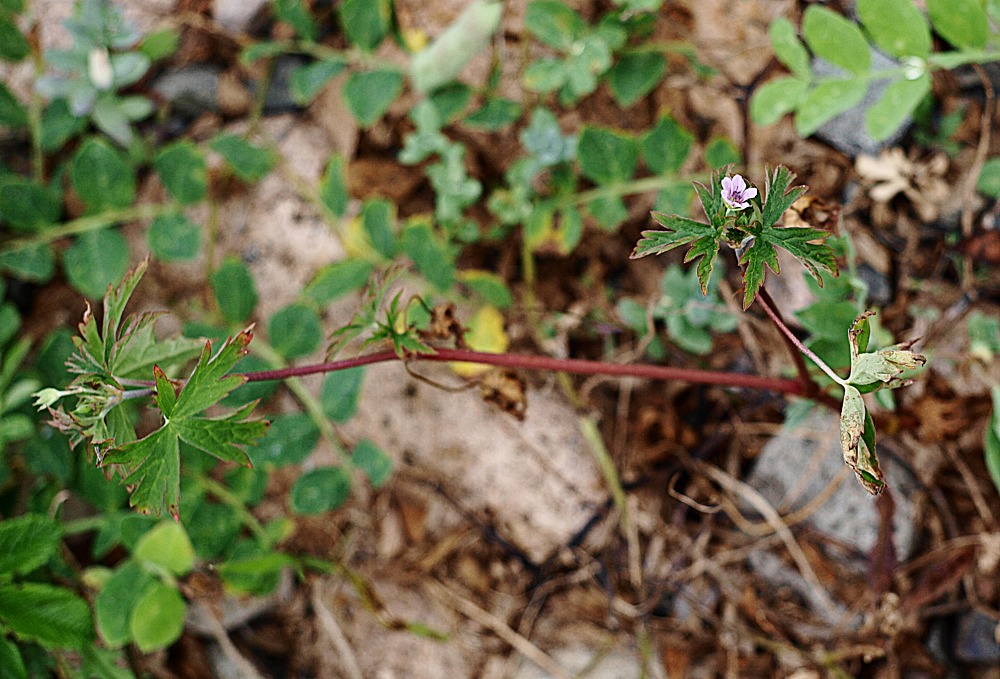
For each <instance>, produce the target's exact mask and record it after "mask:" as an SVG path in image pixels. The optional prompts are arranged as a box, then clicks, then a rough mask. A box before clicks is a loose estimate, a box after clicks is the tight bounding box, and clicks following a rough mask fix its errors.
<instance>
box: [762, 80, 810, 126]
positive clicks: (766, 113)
mask: <svg viewBox="0 0 1000 679" xmlns="http://www.w3.org/2000/svg"><path fill="white" fill-rule="evenodd" d="M808 89H809V84H808V83H807V82H806V81H804V80H799V79H798V78H791V77H784V78H774V79H773V80H768V81H767V82H766V83H764V84H763V85H761V86H760V87H758V88H757V89H756V90H754V93H753V96H752V97H751V98H750V117H751V118H752V119H753V121H754V122H755V123H757V124H758V125H772V124H774V123H776V122H778V120H779V119H780V118H781V116H783V115H785V114H786V113H791V112H792V111H794V110H795V109H796V108H797V107H798V106H799V104H800V103H801V102H802V100H803V99H804V98H805V96H806V91H807V90H808Z"/></svg>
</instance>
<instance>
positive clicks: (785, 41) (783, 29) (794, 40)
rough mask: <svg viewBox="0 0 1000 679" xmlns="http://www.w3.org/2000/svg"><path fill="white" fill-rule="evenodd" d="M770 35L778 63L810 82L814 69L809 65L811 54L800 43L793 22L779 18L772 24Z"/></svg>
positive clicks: (769, 30)
mask: <svg viewBox="0 0 1000 679" xmlns="http://www.w3.org/2000/svg"><path fill="white" fill-rule="evenodd" d="M768 35H769V36H770V38H771V49H773V50H774V56H776V57H777V58H778V61H780V62H781V63H782V64H784V65H785V67H786V68H788V70H789V71H791V72H792V73H794V74H795V75H796V76H798V77H799V78H802V79H803V80H810V79H811V78H812V68H811V67H810V65H809V53H808V52H806V48H805V47H804V46H803V45H802V43H801V42H799V38H798V36H797V35H796V33H795V27H794V26H793V25H792V22H790V21H789V20H788V19H786V18H785V17H778V18H777V19H775V20H774V21H772V22H771V27H770V28H769V29H768Z"/></svg>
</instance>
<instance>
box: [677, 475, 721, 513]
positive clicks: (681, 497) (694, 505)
mask: <svg viewBox="0 0 1000 679" xmlns="http://www.w3.org/2000/svg"><path fill="white" fill-rule="evenodd" d="M680 475H681V473H680V472H674V474H673V476H671V477H670V481H668V482H667V494H668V495H669V496H670V497H672V498H674V499H675V500H677V501H678V502H682V503H684V504H685V505H687V506H688V507H690V508H691V509H693V510H695V511H696V512H701V513H702V514H715V513H716V512H718V511H719V510H721V509H722V505H721V504H716V505H705V504H702V503H700V502H698V501H697V500H695V499H694V498H693V497H691V496H689V495H685V494H684V493H682V492H680V491H679V490H677V479H678V478H680Z"/></svg>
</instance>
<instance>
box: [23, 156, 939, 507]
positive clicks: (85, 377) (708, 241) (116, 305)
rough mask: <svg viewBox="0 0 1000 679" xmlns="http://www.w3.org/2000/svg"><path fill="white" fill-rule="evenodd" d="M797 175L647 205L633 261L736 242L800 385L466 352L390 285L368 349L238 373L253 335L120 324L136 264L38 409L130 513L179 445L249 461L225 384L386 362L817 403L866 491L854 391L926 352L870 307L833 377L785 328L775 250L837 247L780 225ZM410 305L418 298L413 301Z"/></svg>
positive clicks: (870, 429)
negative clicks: (149, 413)
mask: <svg viewBox="0 0 1000 679" xmlns="http://www.w3.org/2000/svg"><path fill="white" fill-rule="evenodd" d="M793 180H794V175H793V174H792V173H791V172H789V171H788V169H786V168H784V167H778V168H776V169H774V170H773V171H768V172H767V175H766V181H765V187H764V195H763V196H761V195H760V193H759V192H758V190H757V188H756V187H754V186H752V185H748V184H747V182H746V180H745V179H744V178H743V177H742V176H740V175H733V176H725V177H722V176H721V175H719V174H714V175H713V177H712V180H711V182H710V183H709V185H708V186H704V185H701V184H696V185H695V186H696V189H697V192H698V194H699V196H700V197H701V202H702V206H703V207H704V210H705V214H706V216H707V217H708V221H707V222H700V221H697V220H694V219H690V218H688V217H682V216H679V215H665V214H659V213H654V214H653V217H654V219H655V220H656V221H657V222H659V224H660V225H661V226H662V227H663V228H662V229H660V230H655V231H645V232H643V234H642V235H643V237H642V239H641V240H640V241H639V243H638V244H637V245H636V248H635V251H634V252H633V253H632V257H633V258H636V257H643V256H645V255H650V254H659V253H662V252H667V251H669V250H672V249H674V248H677V247H680V246H682V245H689V246H690V249H689V251H688V253H687V255H686V257H685V261H691V260H695V259H698V260H699V261H698V264H697V270H696V271H697V277H698V280H699V283H700V286H701V288H702V292H705V291H706V290H707V288H708V282H709V279H710V277H711V275H712V269H713V267H714V264H715V262H716V260H717V258H718V254H719V251H720V250H721V248H722V246H723V245H725V246H728V247H729V248H731V249H732V250H733V251H734V252H735V253H736V255H737V258H738V259H737V261H738V263H739V265H740V267H741V268H742V272H743V283H744V293H743V307H744V309H746V308H748V307H749V306H750V305H751V304H752V303H753V302H754V301H757V302H758V304H760V306H761V307H762V308H763V309H764V311H765V313H766V314H767V315H768V317H769V318H770V319H771V320H772V321H773V322H774V323H775V325H776V326H777V327H778V329H779V330H780V331H781V333H782V335H783V337H784V338H785V342H786V344H787V345H788V347H789V349H790V350H791V356H792V358H793V360H794V361H795V365H796V369H797V372H798V375H797V378H796V379H788V378H782V377H767V376H759V375H747V374H743V373H732V372H722V371H709V370H699V369H690V368H676V367H670V366H663V365H649V364H621V363H611V362H605V361H591V360H581V359H572V358H554V357H550V356H530V355H524V354H510V353H500V354H493V353H484V352H479V351H473V350H471V349H469V348H468V347H466V346H465V344H464V342H463V340H462V335H463V332H464V329H463V328H462V327H461V325H459V324H458V323H457V321H454V319H453V317H452V316H451V315H450V314H445V316H442V318H445V317H446V318H447V320H448V322H447V323H446V324H445V325H446V326H447V327H446V331H445V332H443V333H442V332H441V328H440V327H438V325H439V320H435V318H436V317H437V314H436V313H435V312H436V309H429V310H428V311H430V313H429V314H428V316H429V318H430V320H429V321H428V322H427V325H426V327H420V326H418V325H417V324H416V323H414V322H411V321H409V320H408V315H407V314H406V313H405V309H406V308H407V307H408V306H409V303H408V302H406V303H404V302H403V300H402V297H401V293H395V295H394V296H393V297H392V298H391V299H390V298H389V290H390V288H389V286H388V285H387V284H382V285H376V286H373V288H372V290H371V292H370V294H369V296H368V298H367V299H366V301H365V303H364V304H363V305H362V307H361V309H360V311H359V312H358V315H357V316H356V318H355V319H354V320H353V321H352V322H351V323H350V324H349V325H347V326H346V327H345V328H343V329H342V330H341V331H340V332H338V333H335V335H334V338H335V340H337V341H336V343H335V346H337V347H340V346H343V344H344V342H346V341H349V340H351V341H353V340H354V339H359V340H363V342H362V343H361V345H360V346H361V350H362V352H366V353H362V354H361V355H358V356H354V357H350V358H343V359H339V360H331V361H327V362H325V363H320V364H313V365H299V366H291V367H286V368H280V369H276V370H268V371H261V372H252V373H242V374H240V373H233V372H231V371H232V368H233V367H234V365H235V364H236V362H237V361H238V360H239V359H240V357H241V356H243V355H244V354H245V353H246V351H247V346H248V345H249V343H250V341H251V340H252V337H253V336H252V333H251V331H250V329H249V328H248V329H247V330H245V331H244V332H242V333H239V334H238V335H237V336H236V337H235V338H231V339H229V340H228V341H226V342H224V343H220V344H219V345H217V346H214V347H213V346H210V345H208V344H205V343H201V342H197V341H193V340H186V339H178V338H175V339H165V340H160V339H156V338H155V337H154V335H153V332H152V325H153V321H154V320H155V318H156V317H157V314H151V313H144V314H139V315H133V316H130V317H128V318H123V315H124V310H125V305H126V303H127V301H128V299H129V297H130V296H131V294H132V292H133V291H134V290H135V288H136V286H137V285H138V283H139V280H140V278H141V277H142V274H143V272H144V270H145V268H146V263H145V262H143V263H142V264H140V265H139V266H138V267H137V268H136V269H135V270H134V271H133V272H131V273H130V274H128V275H127V276H126V277H125V280H124V281H123V282H122V284H121V286H119V287H118V288H109V289H108V291H107V293H106V295H105V298H104V314H103V319H102V322H101V323H100V324H98V323H97V322H96V319H95V318H94V316H93V314H92V313H91V312H90V310H89V308H88V310H87V313H86V314H85V316H84V320H83V323H81V324H80V337H78V338H76V339H75V340H74V341H75V344H76V353H75V354H74V355H73V356H71V357H70V359H69V362H68V364H69V366H70V369H71V370H72V371H73V372H74V373H76V375H77V376H76V379H75V380H74V381H73V382H72V383H71V384H70V386H69V387H67V388H66V389H64V390H61V391H60V390H55V389H43V390H41V391H39V392H37V393H36V401H35V403H36V405H37V406H38V407H39V408H48V409H49V411H50V413H51V414H52V417H53V424H54V425H55V426H56V427H58V428H60V429H62V430H63V431H65V432H67V433H68V434H69V435H70V440H71V442H73V443H74V444H76V443H81V442H85V443H86V444H87V446H88V448H89V450H90V451H91V453H92V455H93V457H94V459H95V461H96V463H97V465H98V466H100V467H103V468H104V469H105V471H106V472H107V473H108V475H109V476H110V475H113V474H115V473H117V474H118V475H119V476H120V477H121V478H122V480H123V481H124V483H125V484H127V485H128V486H129V487H130V492H131V504H132V505H133V506H134V507H136V508H138V509H139V510H140V511H143V512H146V513H153V514H160V513H162V512H164V511H167V512H169V513H171V514H172V515H174V516H175V517H176V516H177V515H178V508H179V503H180V484H179V477H180V456H179V447H180V445H181V444H182V443H183V444H185V445H187V446H189V447H191V448H193V449H194V450H198V451H201V452H203V453H206V454H209V455H213V456H215V457H217V458H219V459H222V460H226V461H229V462H233V463H237V464H244V465H247V464H249V462H250V460H249V458H248V456H247V454H246V450H245V448H246V446H251V445H255V444H256V442H257V440H258V439H259V438H260V437H261V436H262V435H263V434H264V432H265V429H266V426H267V425H266V423H265V422H263V421H262V420H258V419H253V418H252V417H251V416H252V410H253V408H254V405H255V404H254V403H251V404H248V405H246V406H243V407H242V408H239V409H237V410H235V411H233V412H230V413H228V414H221V415H220V414H218V413H217V409H214V408H213V407H214V406H215V405H216V404H218V403H219V401H221V400H222V399H223V398H224V397H225V396H226V395H227V394H228V393H229V392H230V391H232V390H233V389H234V388H236V387H237V386H239V385H241V384H243V383H245V382H258V381H265V380H282V379H289V378H292V377H297V376H302V375H309V374H316V373H327V372H333V371H337V370H345V369H349V368H354V367H357V366H361V365H369V364H373V363H380V362H386V361H404V362H407V363H411V362H416V361H443V362H453V361H460V362H465V363H481V364H485V365H492V366H496V367H499V368H503V369H521V370H546V371H558V372H567V373H575V374H590V375H596V374H600V375H609V376H630V377H640V378H646V379H662V380H682V381H687V382H692V383H701V384H716V385H722V386H730V387H738V388H748V389H762V390H770V391H776V392H780V393H785V394H789V395H795V396H804V397H807V398H812V399H814V400H817V401H819V402H821V403H823V404H825V405H827V406H830V407H832V408H837V409H839V410H840V411H841V426H840V430H841V431H840V433H841V441H842V444H843V452H844V459H845V461H846V463H847V464H848V465H849V466H850V467H851V469H853V470H854V471H855V473H856V474H857V476H858V478H859V479H860V481H861V483H862V484H863V485H864V487H865V488H866V489H867V490H868V491H869V492H871V493H873V494H874V493H878V492H880V491H881V490H882V489H883V488H884V487H885V481H884V478H883V475H882V472H881V470H880V468H879V464H878V459H877V458H876V456H875V430H874V425H873V422H872V418H871V415H870V414H869V413H868V411H867V410H866V408H865V404H864V400H863V397H862V394H865V393H869V392H873V391H876V390H878V389H882V388H890V389H892V388H896V387H899V386H902V385H903V384H905V381H904V380H903V379H902V378H903V376H904V373H905V372H906V371H910V370H913V369H916V368H919V367H920V366H922V365H923V364H924V357H923V356H920V355H919V354H916V353H914V352H913V351H911V350H910V345H908V344H904V345H899V346H896V347H891V348H888V349H883V350H878V351H874V352H868V351H867V349H868V339H869V335H870V328H869V318H870V316H871V315H872V313H873V312H867V313H865V314H862V315H861V316H859V317H858V318H857V320H856V321H855V322H854V323H853V324H852V326H851V328H849V329H848V331H847V332H848V337H849V340H850V346H851V372H850V375H848V377H846V378H841V377H840V376H839V375H837V373H836V372H834V371H833V370H832V369H831V368H830V367H829V366H828V365H826V364H825V363H824V362H823V361H822V360H820V359H819V357H817V356H816V355H815V354H814V353H813V352H812V351H810V350H809V349H808V348H807V347H806V346H805V345H803V343H802V342H801V341H800V340H799V339H798V338H797V337H796V336H795V334H794V333H792V332H791V330H789V328H788V327H787V325H786V324H785V322H784V320H783V319H782V317H781V314H780V312H779V311H778V310H777V309H776V308H775V306H774V304H773V303H772V302H771V300H770V297H768V295H767V292H766V291H765V290H764V287H763V284H764V271H765V267H766V268H770V269H771V270H772V271H773V272H774V273H778V261H777V250H776V248H778V247H781V248H784V249H785V250H787V251H789V252H790V253H792V255H794V256H795V257H796V258H797V259H798V260H799V261H800V262H802V264H803V265H804V266H805V267H806V268H807V269H808V270H809V272H810V273H811V274H812V275H813V276H815V277H816V279H817V280H818V281H819V283H820V284H822V278H821V277H820V273H819V272H820V269H826V270H827V271H830V272H831V273H833V274H834V275H836V273H837V264H836V261H835V259H834V253H833V250H832V249H831V248H830V247H829V246H828V245H826V244H825V243H824V240H825V239H826V238H827V236H828V235H829V234H828V233H827V232H825V231H822V230H819V229H812V228H805V227H784V226H781V225H780V224H779V223H778V222H779V220H780V219H781V218H782V215H783V214H784V213H785V211H786V210H787V209H788V208H789V207H790V206H791V205H792V203H793V202H795V200H796V199H797V198H798V197H799V196H801V195H802V194H803V193H804V192H805V187H801V186H797V187H792V186H791V185H792V181H793ZM414 300H416V301H418V302H420V303H421V304H422V303H423V302H422V301H421V300H419V298H414ZM446 311H447V309H446ZM369 348H370V349H369ZM366 350H367V351H366ZM803 356H806V357H808V358H809V359H810V360H812V361H813V362H814V363H816V365H817V366H819V368H820V369H821V370H822V371H823V372H824V373H826V375H827V376H828V377H829V378H830V379H831V380H833V382H835V383H836V384H838V385H840V387H841V388H843V390H844V395H843V399H842V400H839V399H835V398H833V397H832V396H831V395H830V394H828V393H827V392H826V391H825V390H824V389H823V388H822V387H821V386H820V385H819V383H818V382H817V381H816V380H815V379H813V376H812V374H811V373H810V372H809V370H808V369H807V368H806V366H805V362H804V360H803V358H802V357H803ZM191 362H195V364H194V367H193V368H191V369H190V371H189V373H188V376H187V377H186V378H183V377H180V376H174V377H171V376H170V374H171V373H176V370H178V369H180V368H181V367H182V366H183V365H185V364H188V363H191ZM480 386H481V387H482V388H483V393H484V397H486V398H487V400H490V399H489V397H488V396H487V392H488V391H489V389H488V388H487V387H488V385H487V384H486V383H485V381H484V382H483V383H481V385H480ZM494 391H495V389H494ZM514 391H517V390H514ZM139 398H148V399H152V402H153V404H154V405H155V406H156V407H157V408H158V409H159V410H160V413H161V416H162V417H161V419H160V426H159V427H157V428H156V429H155V430H154V431H152V432H149V433H146V434H145V435H141V436H140V433H139V432H137V431H136V430H135V428H134V425H133V424H132V422H131V421H130V420H129V418H128V417H126V415H125V413H124V411H123V409H122V407H121V406H122V405H123V404H124V403H125V402H126V401H131V400H132V399H139ZM520 398H521V401H520V402H519V403H516V404H508V406H509V407H506V408H505V409H506V410H508V411H509V412H512V413H513V414H515V415H518V416H521V415H523V411H524V407H525V405H526V401H525V400H524V398H523V394H522V395H521V397H520ZM209 408H213V411H214V414H213V416H211V417H209V416H206V415H205V411H206V410H207V409H209Z"/></svg>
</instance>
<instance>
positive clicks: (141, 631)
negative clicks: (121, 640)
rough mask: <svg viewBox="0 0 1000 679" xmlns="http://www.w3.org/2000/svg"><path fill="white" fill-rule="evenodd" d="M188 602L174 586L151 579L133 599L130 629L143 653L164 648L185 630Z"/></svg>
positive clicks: (178, 637)
mask: <svg viewBox="0 0 1000 679" xmlns="http://www.w3.org/2000/svg"><path fill="white" fill-rule="evenodd" d="M186 612H187V605H186V604H185V603H184V599H183V598H181V595H180V593H179V592H178V591H177V589H176V588H175V587H170V586H169V585H165V584H163V583H162V582H159V581H154V582H153V583H152V584H151V585H149V586H148V587H147V588H146V590H145V591H144V592H143V594H142V596H141V597H139V600H138V601H136V602H135V608H133V609H132V616H131V619H130V620H129V630H130V631H131V633H132V639H133V641H134V642H135V645H136V646H137V647H138V648H139V650H140V651H142V652H143V653H149V652H151V651H156V650H159V649H161V648H166V647H167V646H170V645H171V644H172V643H174V642H175V641H177V640H178V639H180V636H181V633H182V632H183V631H184V614H185V613H186Z"/></svg>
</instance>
